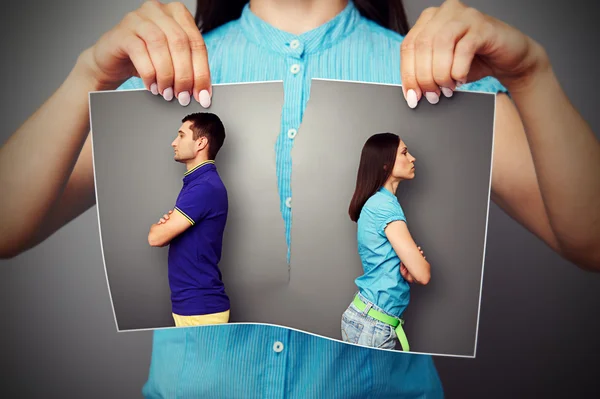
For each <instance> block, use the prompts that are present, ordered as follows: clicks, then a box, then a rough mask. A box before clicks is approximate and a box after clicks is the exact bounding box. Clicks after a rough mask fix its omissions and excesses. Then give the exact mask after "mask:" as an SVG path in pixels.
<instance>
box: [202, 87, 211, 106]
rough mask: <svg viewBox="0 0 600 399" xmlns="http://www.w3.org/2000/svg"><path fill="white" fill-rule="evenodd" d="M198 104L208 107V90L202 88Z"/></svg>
mask: <svg viewBox="0 0 600 399" xmlns="http://www.w3.org/2000/svg"><path fill="white" fill-rule="evenodd" d="M199 97H200V105H202V106H203V107H204V108H208V107H210V94H208V90H202V91H201V92H200V95H199Z"/></svg>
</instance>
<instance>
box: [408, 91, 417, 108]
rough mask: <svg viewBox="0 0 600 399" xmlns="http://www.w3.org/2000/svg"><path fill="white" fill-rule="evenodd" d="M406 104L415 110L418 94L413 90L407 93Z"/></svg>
mask: <svg viewBox="0 0 600 399" xmlns="http://www.w3.org/2000/svg"><path fill="white" fill-rule="evenodd" d="M406 102H407V103H408V106H409V107H411V108H415V107H416V106H417V103H418V100H417V92H416V91H414V90H413V89H410V90H409V91H408V92H407V93H406Z"/></svg>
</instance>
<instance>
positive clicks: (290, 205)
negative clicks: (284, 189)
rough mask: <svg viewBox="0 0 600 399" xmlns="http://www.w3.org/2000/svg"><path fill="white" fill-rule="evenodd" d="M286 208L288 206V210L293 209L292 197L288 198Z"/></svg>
mask: <svg viewBox="0 0 600 399" xmlns="http://www.w3.org/2000/svg"><path fill="white" fill-rule="evenodd" d="M285 206H287V207H288V208H291V207H292V197H287V198H286V200H285Z"/></svg>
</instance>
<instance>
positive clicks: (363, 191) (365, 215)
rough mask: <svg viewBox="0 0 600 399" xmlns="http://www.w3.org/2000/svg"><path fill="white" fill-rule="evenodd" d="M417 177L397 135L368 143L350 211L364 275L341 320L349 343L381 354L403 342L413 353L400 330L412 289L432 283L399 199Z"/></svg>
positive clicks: (381, 135)
mask: <svg viewBox="0 0 600 399" xmlns="http://www.w3.org/2000/svg"><path fill="white" fill-rule="evenodd" d="M414 177H415V157H413V156H412V155H411V154H410V152H409V151H408V148H407V146H406V144H405V143H404V142H403V141H402V140H401V139H400V137H398V135H396V134H393V133H378V134H375V135H373V136H371V137H370V138H369V139H368V140H367V142H366V143H365V145H364V147H363V149H362V154H361V158H360V164H359V166H358V176H357V178H356V189H355V190H354V195H353V196H352V201H351V202H350V208H349V214H350V219H351V220H352V221H353V222H356V223H357V226H358V231H357V234H356V236H357V240H358V253H359V255H360V259H361V262H362V266H363V270H364V274H363V275H362V276H360V277H358V278H357V279H356V280H355V282H356V285H357V286H358V292H357V294H356V296H355V297H354V299H353V301H352V302H351V303H350V305H349V306H348V308H347V309H346V310H345V311H344V314H343V315H342V339H343V340H344V341H346V342H350V343H354V344H359V345H364V346H370V347H375V348H382V349H395V348H396V344H397V343H398V342H400V345H401V347H402V350H404V351H408V350H409V349H410V348H409V345H408V340H407V339H406V336H405V334H404V331H403V329H402V324H403V323H404V321H403V319H402V315H403V313H404V311H405V310H406V307H407V306H408V303H409V301H410V286H409V283H411V282H413V281H416V282H417V283H420V284H423V285H425V284H427V283H428V282H429V279H430V277H431V271H430V269H431V268H430V265H429V262H427V260H426V259H425V256H423V251H421V248H420V247H418V246H417V244H415V242H414V240H413V238H412V237H411V235H410V232H409V231H408V226H407V222H406V217H405V216H404V211H403V210H402V207H401V206H400V203H399V202H398V198H397V197H396V191H397V189H398V185H399V184H400V182H401V181H403V180H411V179H413V178H414Z"/></svg>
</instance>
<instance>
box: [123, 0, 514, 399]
mask: <svg viewBox="0 0 600 399" xmlns="http://www.w3.org/2000/svg"><path fill="white" fill-rule="evenodd" d="M402 39H403V37H402V36H401V35H399V34H396V33H395V32H392V31H389V30H386V29H384V28H382V27H380V26H379V25H377V24H376V23H374V22H372V21H370V20H367V19H366V18H363V17H362V16H361V15H360V14H359V12H358V10H357V9H356V7H355V6H354V4H353V3H352V2H349V4H348V6H347V7H346V8H345V9H344V11H343V12H341V13H340V14H339V15H338V16H336V17H335V18H334V19H332V20H331V21H329V22H327V23H325V24H323V25H322V26H320V27H318V28H316V29H314V30H311V31H309V32H306V33H304V34H302V35H299V36H296V35H292V34H289V33H286V32H282V31H279V30H277V29H275V28H273V27H272V26H269V25H268V24H266V23H265V22H263V21H261V20H260V19H259V18H257V17H256V16H255V15H254V14H252V12H251V11H250V9H249V8H248V7H246V8H245V9H244V11H243V14H242V16H241V17H240V19H238V20H235V21H232V22H230V23H228V24H226V25H223V26H221V27H219V28H218V29H216V30H214V31H211V32H209V33H207V34H206V35H204V40H205V42H206V45H207V49H208V58H209V64H210V70H211V78H212V82H213V84H219V83H238V82H259V81H272V80H282V81H283V84H284V105H283V109H282V113H281V130H280V134H279V135H278V137H277V141H276V144H275V148H274V151H275V156H276V160H277V173H278V175H277V176H278V187H279V195H280V199H281V203H280V209H281V213H282V216H283V222H284V223H285V228H286V238H287V242H288V245H289V243H290V226H291V220H292V218H291V207H288V204H290V201H287V198H291V196H292V190H291V184H290V182H291V179H290V177H291V149H292V145H293V140H294V139H291V138H290V137H289V136H288V134H287V132H288V130H290V129H298V128H299V126H300V122H301V121H302V116H303V113H304V110H305V108H306V104H307V102H308V99H309V94H310V83H311V79H312V78H323V79H340V80H354V81H363V82H371V83H385V84H401V79H400V44H401V43H402ZM292 40H298V42H299V46H298V47H297V48H295V49H293V48H292V47H291V46H290V45H289V44H290V43H291V42H292ZM293 65H297V68H294V69H293V70H292V66H293ZM293 72H296V73H293ZM141 88H144V86H143V84H142V81H141V80H140V79H139V78H132V79H130V80H129V81H127V82H125V84H123V85H122V86H121V89H141ZM461 89H464V90H474V91H486V92H492V93H496V92H500V91H502V92H505V91H506V90H505V88H504V87H503V86H502V85H501V84H500V83H499V82H498V81H497V80H496V79H494V78H492V77H487V78H484V79H481V80H479V81H477V82H472V83H468V84H466V85H464V86H462V87H461ZM291 136H292V137H294V135H291ZM276 342H278V343H281V344H282V346H283V350H282V351H281V352H277V351H275V350H274V344H275V343H276ZM143 394H144V395H145V396H146V397H148V398H173V397H176V398H198V397H202V398H204V397H205V398H248V399H250V398H290V399H292V398H294V399H295V398H302V399H303V398H327V399H336V398H340V399H353V398H357V399H358V398H361V399H362V398H440V397H443V391H442V387H441V382H440V380H439V378H438V375H437V372H436V370H435V367H434V364H433V359H432V357H431V356H426V355H416V354H405V353H395V352H391V351H381V350H376V349H371V348H364V347H360V346H354V345H349V344H346V343H342V342H338V341H333V340H329V339H326V338H320V337H316V336H313V335H310V334H305V333H301V332H298V331H295V330H290V329H286V328H281V327H276V326H270V325H251V324H227V325H219V326H202V327H185V328H170V329H163V330H157V331H155V332H154V342H153V350H152V363H151V366H150V375H149V378H148V381H147V383H146V384H145V385H144V388H143Z"/></svg>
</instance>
